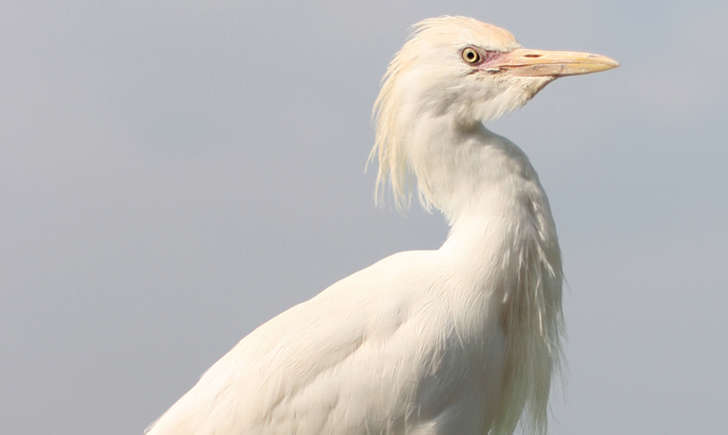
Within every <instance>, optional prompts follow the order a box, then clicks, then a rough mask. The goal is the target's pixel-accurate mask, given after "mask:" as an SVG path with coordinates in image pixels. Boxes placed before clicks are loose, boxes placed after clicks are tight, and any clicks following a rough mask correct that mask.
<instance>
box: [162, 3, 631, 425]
mask: <svg viewBox="0 0 728 435" xmlns="http://www.w3.org/2000/svg"><path fill="white" fill-rule="evenodd" d="M616 65H617V64H616V62H614V61H613V60H611V59H609V58H606V57H604V56H599V55H593V54H587V53H575V52H550V51H542V50H527V49H523V48H521V47H520V45H519V44H518V43H517V42H516V41H515V39H514V38H513V36H512V35H511V34H510V33H509V32H507V31H506V30H503V29H500V28H498V27H495V26H492V25H489V24H485V23H482V22H479V21H476V20H474V19H471V18H464V17H440V18H432V19H428V20H425V21H422V22H420V23H418V24H417V25H416V26H415V32H414V34H413V36H412V37H411V39H410V40H409V41H408V42H407V43H406V44H405V45H404V47H403V48H402V50H401V51H400V52H399V53H398V54H397V55H396V57H395V58H394V60H393V61H392V63H391V64H390V66H389V69H388V71H387V74H386V76H385V79H384V81H383V84H382V90H381V93H380V95H379V97H378V98H377V101H376V104H375V116H376V120H377V134H376V144H375V146H374V149H373V150H372V157H373V158H374V159H377V160H378V162H379V176H378V186H380V185H382V184H383V183H386V182H387V181H389V183H390V184H391V186H392V189H393V192H394V197H395V199H396V200H397V202H398V203H399V204H406V203H408V202H409V199H408V198H409V194H408V192H409V190H411V189H408V184H410V183H409V179H410V178H412V179H413V180H414V182H415V184H416V187H417V190H418V192H419V197H420V199H421V201H422V203H423V204H424V205H425V206H426V207H430V206H434V207H436V208H438V209H439V210H441V211H442V213H443V214H444V215H445V216H446V218H447V219H448V221H449V223H450V225H451V231H450V234H449V236H448V238H447V240H446V241H445V243H444V244H443V245H442V247H441V248H440V249H438V250H434V251H410V252H402V253H398V254H395V255H393V256H391V257H388V258H385V259H383V260H381V261H379V262H377V263H375V264H374V265H372V266H370V267H368V268H366V269H364V270H361V271H359V272H357V273H355V274H353V275H351V276H349V277H347V278H345V279H343V280H341V281H339V282H337V283H335V284H334V285H332V286H331V287H329V288H328V289H326V290H324V291H323V292H321V293H320V294H319V295H317V296H316V297H314V298H313V299H311V300H309V301H307V302H304V303H302V304H300V305H297V306H295V307H293V308H291V309H289V310H287V311H285V312H283V313H282V314H280V315H278V316H277V317H275V318H273V319H272V320H270V321H268V322H266V323H265V324H263V325H261V326H260V327H259V328H257V329H256V330H255V331H253V332H252V333H251V334H250V335H248V336H247V337H245V338H243V339H242V340H241V341H240V343H238V344H237V345H236V346H235V347H234V348H233V349H232V350H231V351H230V352H229V353H228V354H226V355H225V356H224V357H222V358H221V359H220V360H219V361H218V362H217V363H215V364H214V365H213V366H212V367H211V368H210V369H209V370H208V371H207V372H206V373H205V374H204V375H203V376H202V378H201V379H200V380H199V382H198V383H197V384H196V385H195V386H194V387H193V388H192V389H191V390H190V391H189V392H188V393H186V394H185V395H184V396H183V397H182V398H180V399H179V400H178V401H177V402H176V403H175V404H174V405H173V406H172V407H171V408H170V409H169V410H168V411H167V412H166V413H165V414H164V415H162V417H160V418H159V420H158V421H156V422H155V423H154V424H153V425H152V426H151V427H150V429H149V433H150V434H152V435H161V434H199V435H206V434H299V435H308V434H312V435H313V434H365V433H367V434H369V433H371V434H403V433H408V434H510V433H512V432H513V431H514V430H515V428H516V427H517V425H518V424H519V422H520V424H522V425H523V427H524V428H525V429H526V431H527V432H528V433H545V432H546V422H547V405H548V397H549V390H550V385H551V380H552V376H553V375H554V372H555V370H556V369H557V367H558V362H559V357H560V352H561V333H562V314H561V285H562V272H561V258H560V252H559V245H558V240H557V237H556V229H555V226H554V222H553V219H552V217H551V212H550V210H549V204H548V200H547V198H546V194H545V193H544V191H543V188H542V187H541V184H540V182H539V180H538V176H537V175H536V172H535V171H534V169H533V167H532V166H531V164H530V163H529V161H528V158H527V157H526V156H525V154H524V153H523V152H522V151H521V150H520V149H519V148H518V147H517V146H515V145H514V144H513V143H511V142H510V141H508V140H507V139H505V138H503V137H501V136H498V135H496V134H494V133H492V132H490V131H489V130H487V129H486V128H485V127H484V126H483V124H482V123H483V122H485V121H487V120H489V119H493V118H495V117H497V116H500V115H501V114H503V113H505V112H507V111H510V110H513V109H515V108H517V107H520V106H521V105H523V104H524V103H525V102H526V101H528V99H530V98H531V97H533V95H535V94H536V93H537V92H538V91H539V90H540V89H541V88H543V87H544V86H545V85H546V84H547V83H549V82H550V81H552V80H553V79H555V78H556V77H558V76H563V75H570V74H583V73H587V72H595V71H602V70H605V69H609V68H613V67H615V66H616Z"/></svg>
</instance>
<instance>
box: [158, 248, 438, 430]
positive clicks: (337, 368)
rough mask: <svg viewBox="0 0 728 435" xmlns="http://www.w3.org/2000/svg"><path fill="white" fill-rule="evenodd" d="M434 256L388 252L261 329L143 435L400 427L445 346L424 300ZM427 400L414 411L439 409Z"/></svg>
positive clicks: (433, 307) (429, 305) (430, 305)
mask: <svg viewBox="0 0 728 435" xmlns="http://www.w3.org/2000/svg"><path fill="white" fill-rule="evenodd" d="M434 252H435V251H416V252H405V253H400V254H395V255H393V256H391V257H388V258H386V259H384V260H382V261H380V262H378V263H376V264H374V265H372V266H370V267H368V268H366V269H364V270H362V271H359V272H357V273H355V274H353V275H351V276H349V277H347V278H344V279H343V280H341V281H339V282H337V283H336V284H334V285H332V286H331V287H329V288H328V289H326V290H325V291H323V292H322V293H320V294H319V295H317V296H316V297H314V298H313V299H311V300H309V301H307V302H304V303H302V304H299V305H296V306H294V307H292V308H291V309H289V310H287V311H285V312H284V313H282V314H280V315H278V316H277V317H275V318H273V319H272V320H270V321H268V322H267V323H265V324H263V325H262V326H260V327H259V328H257V329H256V330H255V331H253V332H252V333H251V334H250V335H248V336H246V337H245V338H243V339H242V340H241V341H240V342H239V343H238V344H237V345H236V346H235V347H234V348H233V349H232V350H231V351H230V352H229V353H228V354H226V355H225V356H224V357H223V358H221V359H220V360H219V361H218V362H217V363H215V364H214V365H213V366H212V367H211V368H210V369H209V370H208V371H207V372H206V373H205V374H204V375H203V376H202V378H201V379H200V380H199V382H198V383H197V384H196V385H195V386H194V387H193V388H192V389H191V390H190V391H189V392H188V393H187V394H185V395H184V396H183V397H182V398H181V399H180V400H179V401H178V402H177V403H175V404H174V405H173V406H172V407H171V408H170V409H169V410H168V411H167V412H166V413H165V414H164V415H163V416H162V417H161V418H160V419H159V420H158V421H157V422H156V423H155V424H154V425H153V426H152V427H151V429H150V431H149V433H150V434H152V435H158V434H190V433H194V434H212V433H231V434H232V433H235V434H241V433H298V434H318V433H327V432H330V431H331V428H332V427H335V428H337V431H338V432H341V433H343V432H346V428H347V427H350V428H351V431H350V432H359V431H362V430H364V427H363V426H364V425H373V426H372V427H369V428H368V429H370V430H371V431H373V432H376V433H380V432H386V431H387V428H386V427H382V425H385V426H386V425H395V424H399V425H401V424H404V422H403V419H406V418H408V417H407V416H411V415H413V412H414V411H413V410H411V409H410V410H407V409H404V407H407V406H412V404H413V403H414V400H407V399H412V396H413V395H414V394H416V393H417V394H422V391H421V386H418V385H417V383H418V381H419V380H420V379H422V378H423V377H426V376H427V374H426V373H423V370H424V371H427V370H430V371H434V370H436V368H433V367H427V364H428V363H426V361H433V358H432V357H431V355H430V354H432V352H434V351H435V349H433V346H434V347H439V348H442V347H444V346H446V345H447V344H443V343H446V342H447V338H446V336H447V333H446V331H448V328H446V327H443V325H441V324H438V321H437V319H438V317H440V318H442V317H444V316H438V315H437V313H434V314H435V315H434V316H433V312H432V310H437V309H438V308H437V307H438V304H437V303H429V302H428V300H427V298H426V297H423V296H422V294H423V293H425V292H426V291H427V290H428V289H430V288H432V287H433V285H434V283H435V281H436V280H437V279H438V273H437V272H436V271H437V268H436V267H434V262H433V259H432V257H433V256H434ZM432 302H434V301H432ZM420 316H422V317H421V318H422V319H429V320H428V321H427V322H421V321H419V319H420ZM427 355H430V356H429V357H428V356H427ZM418 361H419V363H418ZM438 361H439V360H438ZM440 384H442V385H443V388H444V385H446V384H447V382H445V380H442V382H437V383H436V386H435V387H433V388H432V392H431V394H430V396H433V397H434V396H438V395H440V394H442V393H443V392H442V391H440ZM418 388H420V390H417V389H418ZM448 388H449V387H448ZM416 390H417V391H416ZM428 394H429V393H428ZM427 400H428V399H427V398H425V400H424V402H423V401H422V400H421V399H419V398H418V401H419V402H418V407H419V408H418V409H417V410H416V412H417V413H418V415H420V416H424V415H425V414H427V413H428V412H430V411H432V412H439V411H436V410H434V409H432V410H430V409H428V406H429V405H428V404H427V403H425V402H427ZM438 400H440V401H442V400H443V399H438Z"/></svg>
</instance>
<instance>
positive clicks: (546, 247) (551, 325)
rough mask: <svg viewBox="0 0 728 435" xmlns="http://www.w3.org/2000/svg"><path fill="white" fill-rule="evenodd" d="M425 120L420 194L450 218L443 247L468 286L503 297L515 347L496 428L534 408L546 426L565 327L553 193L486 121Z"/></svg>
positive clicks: (540, 425)
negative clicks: (548, 193) (549, 195)
mask: <svg viewBox="0 0 728 435" xmlns="http://www.w3.org/2000/svg"><path fill="white" fill-rule="evenodd" d="M438 121H439V124H438ZM426 125H427V127H424V128H420V129H417V131H418V133H416V134H414V135H413V136H412V139H414V140H415V142H413V145H414V144H416V145H417V150H418V151H416V152H415V153H414V154H410V156H409V157H410V159H411V160H410V162H411V164H412V167H413V169H414V170H415V173H416V175H417V177H418V184H419V188H420V191H421V193H422V194H423V195H424V196H425V199H426V200H428V201H430V202H431V203H432V204H433V205H435V206H436V207H438V208H439V209H440V210H442V211H443V213H444V214H445V215H446V216H447V218H448V220H449V222H450V225H451V230H450V235H449V237H448V239H447V241H446V242H445V243H444V244H443V246H442V248H441V249H440V250H441V252H443V253H444V254H445V255H446V258H450V259H451V260H452V264H453V265H454V266H455V267H456V272H455V273H457V274H458V276H459V278H460V280H461V282H467V283H468V285H467V289H466V290H465V291H475V292H477V293H478V294H481V295H482V296H486V297H487V298H489V299H490V300H492V301H493V302H494V303H498V304H500V305H499V309H498V311H499V313H500V324H501V326H502V328H503V332H504V334H505V337H506V349H507V351H506V355H505V373H504V383H503V400H502V403H501V406H502V407H503V408H502V409H501V410H500V412H499V413H498V417H497V418H496V423H495V425H496V427H497V428H498V430H497V431H496V432H497V433H501V432H503V433H510V432H512V430H513V428H514V427H515V424H516V421H518V418H519V416H520V414H521V412H522V411H523V410H525V411H526V412H527V414H528V418H527V421H530V422H531V424H532V425H533V427H534V428H537V429H536V430H534V431H533V432H534V433H539V432H541V431H542V430H544V428H545V422H546V409H547V402H548V396H549V390H550V382H551V377H552V373H553V371H554V369H555V368H556V367H557V366H558V363H559V356H560V347H561V331H562V312H561V285H562V271H561V255H560V250H559V245H558V240H557V236H556V228H555V225H554V222H553V218H552V215H551V210H550V207H549V203H548V199H547V198H546V194H545V192H544V190H543V188H542V187H541V184H540V182H539V180H538V176H537V174H536V172H535V170H534V169H533V167H532V166H531V164H530V162H529V161H528V158H527V157H526V156H525V154H524V153H523V152H522V151H521V150H520V149H519V148H518V147H517V146H516V145H514V144H513V143H511V142H510V141H508V140H507V139H505V138H503V137H501V136H498V135H496V134H494V133H492V132H490V131H489V130H487V129H486V128H485V127H484V126H482V125H481V124H477V125H474V126H469V127H463V126H460V125H457V124H455V123H453V122H450V121H448V120H446V119H444V118H440V119H439V120H438V119H430V120H428V122H427V123H426Z"/></svg>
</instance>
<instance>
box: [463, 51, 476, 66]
mask: <svg viewBox="0 0 728 435" xmlns="http://www.w3.org/2000/svg"><path fill="white" fill-rule="evenodd" d="M462 56H463V60H464V61H465V62H467V63H469V64H474V63H478V62H480V53H478V52H477V51H476V50H475V49H474V48H473V47H466V48H465V49H463V52H462Z"/></svg>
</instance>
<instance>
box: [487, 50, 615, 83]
mask: <svg viewBox="0 0 728 435" xmlns="http://www.w3.org/2000/svg"><path fill="white" fill-rule="evenodd" d="M618 66H619V62H617V61H616V60H614V59H610V58H608V57H607V56H602V55H601V54H592V53H581V52H578V51H549V50H532V49H528V48H517V49H515V50H513V51H511V52H508V53H506V54H504V55H502V56H499V57H498V58H496V59H494V60H493V62H488V65H486V68H498V69H500V70H506V71H508V72H510V73H511V74H514V75H518V76H529V77H539V76H543V77H547V76H550V77H563V76H571V75H577V74H589V73H593V72H599V71H606V70H608V69H612V68H616V67H618Z"/></svg>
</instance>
